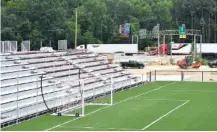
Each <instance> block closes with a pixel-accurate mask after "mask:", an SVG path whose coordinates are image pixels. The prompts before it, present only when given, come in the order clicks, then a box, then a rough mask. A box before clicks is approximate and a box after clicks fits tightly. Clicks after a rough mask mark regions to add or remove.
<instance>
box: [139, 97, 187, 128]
mask: <svg viewBox="0 0 217 132" xmlns="http://www.w3.org/2000/svg"><path fill="white" fill-rule="evenodd" d="M189 101H190V100H187V101H186V102H184V103H183V104H181V105H179V106H177V107H176V108H174V109H172V110H171V111H169V112H168V113H166V114H164V115H163V116H161V117H159V118H158V119H156V120H155V121H153V122H151V123H150V124H148V125H147V126H145V127H143V128H142V129H141V130H145V129H147V128H149V127H150V126H152V125H153V124H155V123H156V122H158V121H159V120H161V119H162V118H164V117H166V116H168V115H169V114H170V113H172V112H173V111H175V110H177V109H179V108H180V107H182V106H183V105H185V104H187V103H188V102H189Z"/></svg>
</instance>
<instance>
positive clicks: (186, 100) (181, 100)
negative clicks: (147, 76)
mask: <svg viewBox="0 0 217 132" xmlns="http://www.w3.org/2000/svg"><path fill="white" fill-rule="evenodd" d="M142 100H156V101H177V102H186V101H188V100H178V99H151V98H143V99H142Z"/></svg>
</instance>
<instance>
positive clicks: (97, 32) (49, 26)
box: [1, 0, 217, 49]
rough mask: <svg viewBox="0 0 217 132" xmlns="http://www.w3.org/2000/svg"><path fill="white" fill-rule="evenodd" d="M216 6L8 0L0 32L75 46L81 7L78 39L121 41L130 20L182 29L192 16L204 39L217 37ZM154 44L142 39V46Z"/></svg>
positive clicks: (210, 1) (175, 0)
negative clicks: (60, 40)
mask: <svg viewBox="0 0 217 132" xmlns="http://www.w3.org/2000/svg"><path fill="white" fill-rule="evenodd" d="M216 6H217V1H216V0H206V1H201V0H191V1H186V0H64V1H60V0H44V1H43V0H3V1H2V8H1V18H2V23H1V27H2V32H1V37H2V40H18V41H21V40H28V39H29V40H31V42H32V43H35V44H39V43H38V41H40V40H43V41H49V40H51V41H52V43H55V44H57V40H58V39H67V40H68V42H69V43H70V47H71V48H74V38H75V36H74V35H75V10H76V9H77V10H78V44H85V43H122V39H121V38H120V37H119V25H120V24H123V23H131V29H132V31H131V33H132V34H138V31H139V29H140V28H146V29H148V30H152V28H153V26H155V25H156V24H157V23H159V24H160V28H161V29H177V27H178V26H179V25H180V24H182V23H185V24H186V27H187V28H191V25H192V23H191V22H192V19H193V22H194V23H193V26H194V29H198V30H201V31H202V34H203V40H204V41H205V42H209V41H211V42H214V41H215V40H217V39H216V38H217V35H216V34H217V33H216V32H217V29H216V18H217V8H216ZM192 15H193V16H192ZM209 25H210V26H209ZM174 39H175V38H174ZM215 42H216V41H215ZM125 43H126V42H125ZM127 43H130V41H127ZM155 43H156V40H140V41H139V44H140V45H139V47H140V49H143V48H144V47H146V46H148V45H149V46H152V45H154V44H155ZM34 47H35V46H34ZM36 47H37V46H36Z"/></svg>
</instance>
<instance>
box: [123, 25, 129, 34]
mask: <svg viewBox="0 0 217 132" xmlns="http://www.w3.org/2000/svg"><path fill="white" fill-rule="evenodd" d="M124 29H125V30H124V34H130V24H129V23H126V24H124Z"/></svg>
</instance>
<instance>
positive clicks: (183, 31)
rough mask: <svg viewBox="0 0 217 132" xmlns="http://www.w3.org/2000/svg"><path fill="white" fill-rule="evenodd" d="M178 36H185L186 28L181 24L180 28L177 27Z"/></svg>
mask: <svg viewBox="0 0 217 132" xmlns="http://www.w3.org/2000/svg"><path fill="white" fill-rule="evenodd" d="M179 34H180V35H186V27H185V24H182V26H180V27H179Z"/></svg>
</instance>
